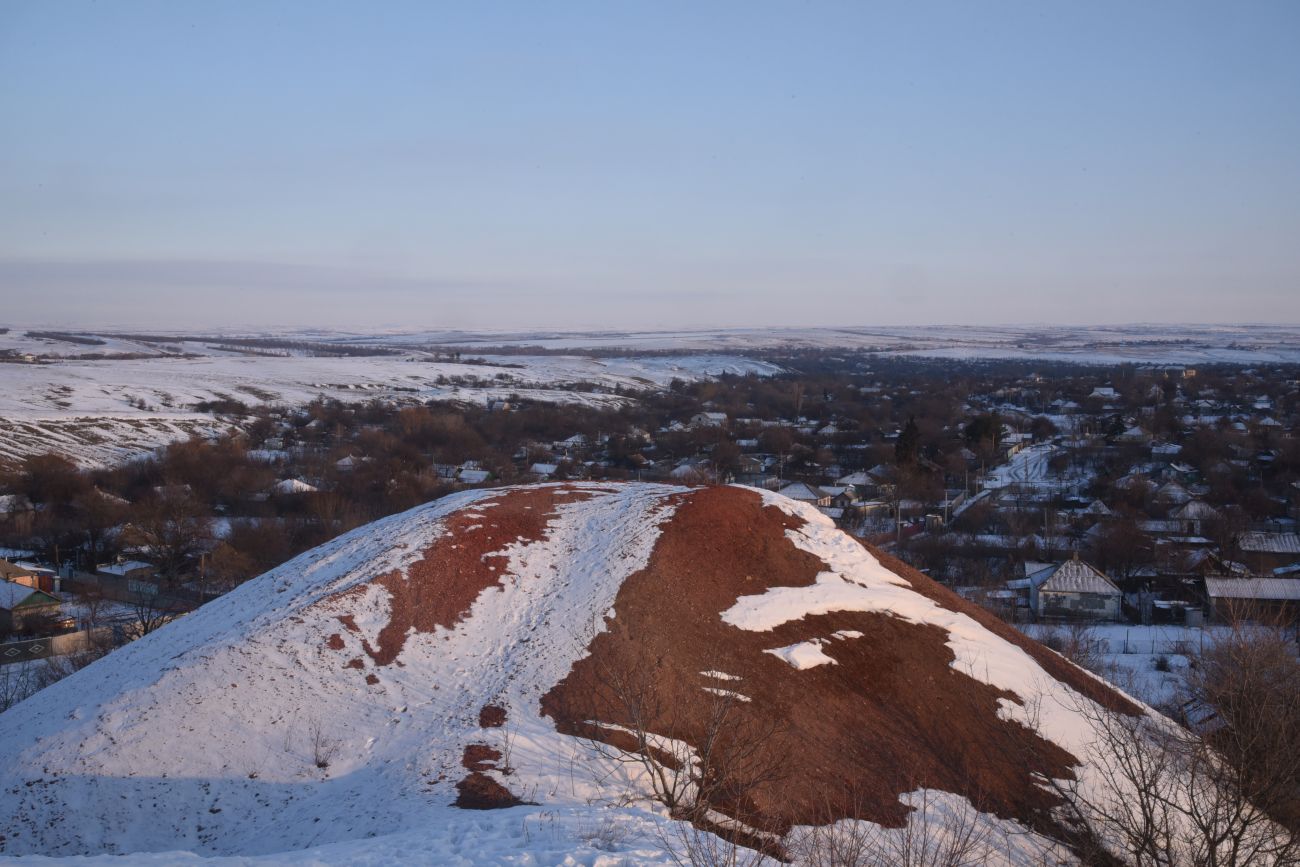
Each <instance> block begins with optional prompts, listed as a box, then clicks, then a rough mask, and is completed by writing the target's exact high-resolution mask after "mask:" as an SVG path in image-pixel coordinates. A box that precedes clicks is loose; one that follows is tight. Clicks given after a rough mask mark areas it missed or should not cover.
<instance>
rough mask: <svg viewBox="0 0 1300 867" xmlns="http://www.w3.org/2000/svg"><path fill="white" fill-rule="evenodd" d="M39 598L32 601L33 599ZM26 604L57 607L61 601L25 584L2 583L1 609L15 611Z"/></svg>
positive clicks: (0, 590)
mask: <svg viewBox="0 0 1300 867" xmlns="http://www.w3.org/2000/svg"><path fill="white" fill-rule="evenodd" d="M33 596H35V597H37V598H36V599H34V600H33V599H32V598H31V597H33ZM24 602H26V603H28V604H35V605H41V604H44V605H57V604H59V600H58V599H56V598H54V597H53V596H51V595H50V594H48V593H45V592H42V591H40V590H37V589H36V588H34V587H28V586H27V585H25V584H15V583H14V582H13V581H0V608H3V609H4V610H6V611H13V610H14V609H15V608H17V607H18V606H19V605H22V604H23V603H24Z"/></svg>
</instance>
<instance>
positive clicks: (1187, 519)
mask: <svg viewBox="0 0 1300 867" xmlns="http://www.w3.org/2000/svg"><path fill="white" fill-rule="evenodd" d="M1170 517H1171V518H1173V519H1174V520H1175V521H1178V522H1179V523H1180V524H1181V525H1182V528H1183V532H1184V533H1186V534H1188V535H1193V536H1199V535H1201V533H1202V528H1203V526H1204V525H1206V524H1209V523H1211V522H1213V521H1217V520H1218V519H1219V518H1221V517H1222V515H1220V514H1219V510H1218V509H1216V508H1214V507H1213V506H1211V505H1209V504H1208V503H1204V502H1202V501H1201V500H1189V501H1188V502H1187V503H1185V504H1184V505H1183V506H1181V507H1180V508H1178V509H1176V510H1175V511H1174V512H1173V514H1171V515H1170Z"/></svg>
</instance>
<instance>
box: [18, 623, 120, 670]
mask: <svg viewBox="0 0 1300 867" xmlns="http://www.w3.org/2000/svg"><path fill="white" fill-rule="evenodd" d="M112 640H113V630H112V629H110V628H108V627H104V626H101V627H99V628H98V629H95V630H89V629H82V630H79V631H77V632H65V633H64V634H62V635H52V636H49V637H47V638H30V639H27V640H26V641H6V642H4V643H0V665H10V664H12V663H15V662H27V661H28V660H32V659H46V658H48V657H51V656H63V655H64V654H67V653H76V652H78V651H81V650H85V649H86V648H88V647H90V646H91V643H92V642H106V641H112Z"/></svg>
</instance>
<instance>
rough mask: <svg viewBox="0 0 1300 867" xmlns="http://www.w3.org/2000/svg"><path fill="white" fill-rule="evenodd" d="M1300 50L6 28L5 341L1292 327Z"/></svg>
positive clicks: (494, 10)
mask: <svg viewBox="0 0 1300 867" xmlns="http://www.w3.org/2000/svg"><path fill="white" fill-rule="evenodd" d="M1297 46H1300V3H1298V2H1293V0H1280V2H1273V3H1265V2H1250V0H1246V2H1222V3H1202V2H1191V0H1178V2H1134V0H1126V2H1117V3H1107V2H1070V3H1065V2H1050V0H1035V2H1024V3H1009V2H964V0H963V2H952V3H898V4H888V5H886V4H875V3H868V2H844V3H837V2H766V0H744V2H735V3H724V2H683V3H672V2H646V3H630V2H629V3H606V2H601V3H570V2H521V3H495V2H482V3H480V2H468V0H466V2H461V3H433V2H411V3H400V2H375V3H368V2H366V3H363V2H340V3H328V2H318V0H312V2H300V3H293V2H287V0H280V2H265V3H238V2H217V0H210V2H203V3H194V2H178V0H163V2H153V3H148V2H129V0H117V2H98V3H81V2H62V0H36V2H20V0H0V299H3V302H4V303H3V308H2V309H0V320H8V321H10V322H15V323H19V324H34V323H63V324H70V325H88V324H129V325H152V326H159V327H164V326H181V325H191V326H199V327H202V326H205V325H235V324H254V325H258V324H260V325H286V324H299V325H326V326H356V327H363V326H365V327H368V326H393V325H410V326H412V327H416V326H419V327H473V328H489V327H506V328H519V327H529V326H545V327H563V326H574V327H579V326H581V327H590V326H607V327H621V326H637V327H650V326H658V325H663V326H676V325H685V324H699V325H728V324H734V325H766V324H771V325H822V324H824V325H838V324H922V323H930V322H955V323H962V322H969V323H1011V322H1062V323H1080V324H1083V323H1095V322H1132V321H1197V322H1228V321H1268V322H1282V321H1286V322H1300V48H1298V47H1297ZM3 324H7V323H6V322H4V321H0V325H3Z"/></svg>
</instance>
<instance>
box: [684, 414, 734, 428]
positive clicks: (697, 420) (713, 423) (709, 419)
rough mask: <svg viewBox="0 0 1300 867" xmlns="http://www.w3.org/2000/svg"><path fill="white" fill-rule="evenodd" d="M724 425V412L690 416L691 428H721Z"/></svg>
mask: <svg viewBox="0 0 1300 867" xmlns="http://www.w3.org/2000/svg"><path fill="white" fill-rule="evenodd" d="M726 424H727V414H726V413H725V412H697V413H696V414H695V415H693V416H691V427H723V426H725V425H726Z"/></svg>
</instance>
